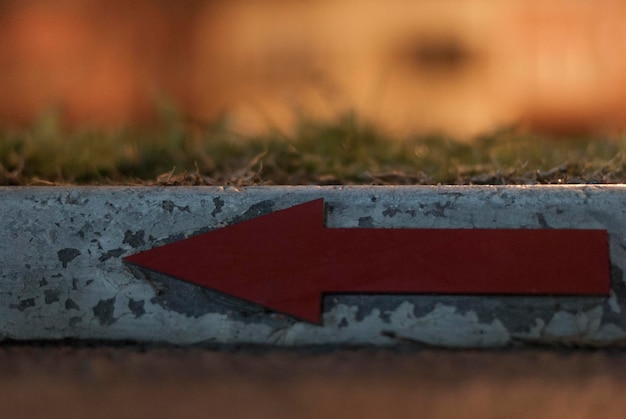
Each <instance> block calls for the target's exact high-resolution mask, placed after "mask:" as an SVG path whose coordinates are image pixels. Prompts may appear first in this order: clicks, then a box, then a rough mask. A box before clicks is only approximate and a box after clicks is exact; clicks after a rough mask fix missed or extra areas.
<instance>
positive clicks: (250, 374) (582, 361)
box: [0, 345, 626, 419]
mask: <svg viewBox="0 0 626 419" xmlns="http://www.w3.org/2000/svg"><path fill="white" fill-rule="evenodd" d="M0 376H1V377H2V379H1V380H0V417H2V418H50V419H55V418H64V419H67V418H143V417H145V418H153V419H156V418H195V417H198V418H200V417H202V418H332V417H341V418H413V417H415V418H417V417H420V418H481V419H488V418H534V419H538V418H553V417H554V418H568V419H577V418H622V417H624V414H625V413H624V412H625V411H626V398H624V397H623V394H624V391H625V390H626V353H625V352H604V351H554V350H552V351H546V350H514V351H495V352H493V351H488V352H481V351H449V350H400V351H398V350H374V349H359V350H356V349H351V350H335V351H328V350H325V351H319V350H315V351H313V350H308V351H285V350H271V351H268V350H243V351H241V350H239V351H223V350H222V351H218V350H210V349H202V348H187V349H184V348H164V347H160V348H159V347H157V348H137V347H133V346H130V347H124V346H117V347H111V346H108V347H102V346H96V347H84V346H83V347H76V346H69V345H54V346H47V347H46V346H44V347H41V346H32V345H5V346H3V347H1V348H0Z"/></svg>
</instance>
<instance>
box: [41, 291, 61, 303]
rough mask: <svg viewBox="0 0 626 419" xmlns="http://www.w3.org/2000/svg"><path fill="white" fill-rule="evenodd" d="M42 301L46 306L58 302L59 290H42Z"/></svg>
mask: <svg viewBox="0 0 626 419" xmlns="http://www.w3.org/2000/svg"><path fill="white" fill-rule="evenodd" d="M43 293H44V301H45V303H46V304H52V303H56V302H57V301H59V294H60V293H61V291H60V290H44V292H43Z"/></svg>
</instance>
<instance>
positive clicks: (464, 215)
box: [0, 186, 626, 346]
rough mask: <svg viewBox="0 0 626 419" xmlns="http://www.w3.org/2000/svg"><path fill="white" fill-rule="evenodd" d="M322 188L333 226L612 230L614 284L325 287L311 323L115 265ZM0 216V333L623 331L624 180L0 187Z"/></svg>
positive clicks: (275, 340)
mask: <svg viewBox="0 0 626 419" xmlns="http://www.w3.org/2000/svg"><path fill="white" fill-rule="evenodd" d="M319 197H323V198H325V200H326V202H327V204H329V209H328V213H327V226H328V227H330V228H332V227H355V228H358V227H405V228H428V227H429V228H447V227H456V228H468V227H477V228H600V229H607V230H608V232H609V237H610V238H609V240H610V243H609V245H610V253H611V255H610V256H611V263H612V291H611V295H610V296H609V297H608V298H605V297H597V296H596V297H550V296H544V297H519V296H516V297H501V296H490V297H482V296H433V295H406V296H397V295H396V296H388V295H366V296H365V295H328V296H326V297H325V299H324V315H323V327H319V326H316V325H312V324H308V323H303V322H297V321H295V320H293V319H291V318H288V317H285V316H281V315H279V314H275V313H268V312H265V311H264V310H263V309H262V308H259V307H257V306H254V305H252V304H248V303H245V302H242V301H240V300H237V299H235V298H232V297H229V296H225V295H221V294H217V293H215V292H212V291H210V290H206V289H203V288H199V287H196V286H193V285H191V284H186V283H183V282H181V281H178V280H175V279H172V278H168V277H164V276H162V275H155V274H152V273H148V272H146V271H141V270H139V269H136V268H131V267H129V266H127V265H126V264H124V263H122V257H124V256H126V255H130V254H132V253H135V252H138V251H142V250H146V249H149V248H151V247H153V246H155V245H160V244H164V243H167V242H171V241H174V240H178V239H181V238H184V237H187V236H190V235H194V234H197V233H200V232H204V231H207V230H210V229H214V228H219V227H222V226H225V225H228V224H231V223H234V222H238V221H241V220H244V219H249V218H252V217H256V216H259V215H262V214H265V213H269V212H272V211H275V210H279V209H283V208H287V207H290V206H292V205H295V204H299V203H302V202H306V201H309V200H312V199H315V198H319ZM0 219H1V220H2V225H1V226H0V228H1V230H0V237H1V239H0V334H1V336H0V338H1V339H58V338H68V337H69V338H89V339H134V340H147V341H167V342H173V343H181V344H185V343H202V342H216V343H239V342H251V343H270V344H276V345H301V344H320V343H321V344H333V343H337V344H377V345H386V344H394V343H397V342H399V341H402V340H406V339H408V340H415V341H420V342H425V343H429V344H434V345H452V346H501V345H506V344H509V343H511V342H514V341H520V340H538V341H539V342H547V343H549V342H552V341H554V340H563V339H565V340H566V341H567V342H568V343H572V344H581V345H585V344H590V345H601V344H611V343H616V342H617V340H619V339H621V338H623V337H625V336H626V317H624V316H623V315H622V311H623V310H626V287H625V281H626V278H625V276H624V265H625V261H626V186H549V187H548V186H541V187H539V186H533V187H519V186H518V187H511V186H507V187H467V186H463V187H455V186H442V187H270V188H268V187H258V188H244V189H236V188H220V187H211V188H208V187H193V188H188V187H180V188H146V187H96V188H94V187H72V188H60V187H54V188H33V187H26V188H0ZM407 263H410V261H407Z"/></svg>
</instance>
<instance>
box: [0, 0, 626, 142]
mask: <svg viewBox="0 0 626 419" xmlns="http://www.w3.org/2000/svg"><path fill="white" fill-rule="evenodd" d="M624 21H626V4H625V3H623V2H621V1H617V0H596V1H592V0H568V1H565V0H549V1H543V2H540V1H537V0H533V1H527V0H505V1H501V2H493V1H488V0H446V1H430V0H417V1H416V0H392V1H390V2H380V1H375V0H342V1H337V0H311V1H303V0H265V1H262V2H261V1H254V0H230V1H226V0H223V1H217V0H213V1H210V0H188V1H185V2H177V1H174V0H133V1H127V0H126V1H123V0H113V1H111V0H109V1H103V0H57V1H54V2H52V1H47V0H20V1H17V0H15V1H10V0H4V1H2V0H0V33H1V36H0V123H2V124H5V125H14V124H21V123H29V122H30V121H32V120H33V119H34V118H36V116H37V115H38V114H39V113H41V112H42V111H44V110H46V109H50V108H55V109H58V110H59V111H60V112H61V113H62V115H63V117H64V120H65V121H67V122H68V123H72V124H77V125H83V124H91V125H94V124H95V125H100V126H111V125H117V124H129V123H149V122H151V121H154V116H155V115H154V105H155V103H156V102H158V100H161V99H163V98H166V99H169V100H172V101H174V102H175V103H177V104H178V105H179V106H180V107H181V109H182V110H183V111H184V112H185V113H186V114H187V115H189V116H190V117H193V118H196V119H200V120H211V119H214V118H217V117H219V116H220V115H224V114H228V115H230V118H231V121H232V123H233V125H234V127H235V128H237V129H240V130H247V131H254V130H259V129H264V128H267V127H268V126H277V127H280V128H284V129H288V127H289V126H291V125H292V124H293V121H294V120H295V118H297V115H298V114H299V113H304V114H307V115H314V116H318V117H333V116H334V115H336V114H337V113H341V112H343V111H345V110H350V109H354V110H357V111H358V112H359V114H361V115H362V116H363V117H364V118H366V119H370V120H373V121H375V122H376V123H378V124H380V125H382V126H384V127H386V128H389V129H391V130H393V131H396V132H401V133H403V132H406V131H432V130H443V131H447V132H449V133H451V134H454V135H457V136H461V137H462V136H467V135H472V134H475V133H478V132H481V131H485V130H489V129H493V128H495V127H497V126H501V125H505V124H511V123H523V124H525V125H527V126H529V127H531V128H537V129H547V130H558V131H589V130H591V131H594V130H597V131H611V130H616V129H619V128H621V127H622V126H623V123H624V122H625V121H626V25H624V24H623V22H624Z"/></svg>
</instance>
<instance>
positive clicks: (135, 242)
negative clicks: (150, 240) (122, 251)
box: [122, 230, 146, 248]
mask: <svg viewBox="0 0 626 419" xmlns="http://www.w3.org/2000/svg"><path fill="white" fill-rule="evenodd" d="M144 234H145V232H144V231H143V230H139V231H138V232H136V233H133V232H132V231H130V230H126V231H125V232H124V240H123V241H122V243H124V244H128V245H130V247H133V248H135V247H139V246H143V245H144V244H146V241H145V240H144V238H143V236H144Z"/></svg>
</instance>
